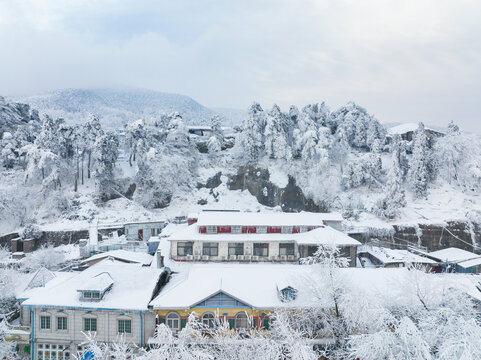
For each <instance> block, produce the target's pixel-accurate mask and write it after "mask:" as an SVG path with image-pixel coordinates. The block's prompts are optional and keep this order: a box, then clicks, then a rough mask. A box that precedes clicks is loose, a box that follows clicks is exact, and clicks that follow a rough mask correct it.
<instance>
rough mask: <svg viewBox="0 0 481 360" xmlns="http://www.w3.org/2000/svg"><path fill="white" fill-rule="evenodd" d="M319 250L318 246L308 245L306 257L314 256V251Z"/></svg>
mask: <svg viewBox="0 0 481 360" xmlns="http://www.w3.org/2000/svg"><path fill="white" fill-rule="evenodd" d="M318 249H319V246H315V245H308V246H307V256H314V254H315V253H316V251H317V250H318Z"/></svg>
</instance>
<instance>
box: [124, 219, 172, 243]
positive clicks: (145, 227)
mask: <svg viewBox="0 0 481 360" xmlns="http://www.w3.org/2000/svg"><path fill="white" fill-rule="evenodd" d="M165 225H166V223H164V222H158V223H144V224H142V223H138V224H126V225H125V232H126V236H127V240H129V241H139V230H142V231H143V241H148V240H149V239H150V237H151V236H152V229H154V231H155V235H157V234H160V232H161V230H162V229H163V228H164V227H165Z"/></svg>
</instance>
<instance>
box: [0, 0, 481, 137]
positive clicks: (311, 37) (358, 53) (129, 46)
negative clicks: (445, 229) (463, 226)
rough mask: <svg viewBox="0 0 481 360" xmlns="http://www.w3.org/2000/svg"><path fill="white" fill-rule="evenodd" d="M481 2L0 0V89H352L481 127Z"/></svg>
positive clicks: (400, 109) (339, 95)
mask: <svg viewBox="0 0 481 360" xmlns="http://www.w3.org/2000/svg"><path fill="white" fill-rule="evenodd" d="M480 13H481V3H479V2H477V1H469V0H460V1H456V2H453V1H448V0H406V1H386V0H371V1H362V2H361V1H355V0H343V1H319V0H305V1H300V0H295V1H294V0H290V1H289V0H283V1H280V0H277V1H274V0H270V1H246V2H225V1H218V0H217V1H214V0H212V1H203V2H197V1H176V2H170V1H162V2H159V1H154V0H151V1H149V0H145V1H112V0H109V1H87V0H84V1H66V0H56V1H55V0H48V1H35V0H23V1H9V0H4V1H2V2H0V43H1V44H2V54H3V55H2V56H1V57H0V78H1V81H0V93H6V94H8V93H19V92H23V93H28V92H37V91H43V90H48V89H53V88H65V87H101V86H112V85H118V86H119V85H129V86H137V87H147V88H153V89H157V90H162V91H170V92H179V93H184V94H187V95H190V96H192V97H194V98H195V99H197V100H198V101H200V102H201V103H204V104H206V105H211V106H222V107H246V106H248V105H249V104H250V103H251V102H252V100H254V99H256V100H258V101H261V102H262V103H263V104H265V106H266V107H269V106H270V105H271V104H272V103H273V102H278V103H280V104H281V105H283V106H287V105H289V104H291V103H296V104H299V105H302V104H305V103H308V102H312V101H321V100H326V102H327V103H329V104H331V106H333V107H335V106H339V105H341V104H342V103H345V102H347V101H349V100H355V101H356V102H359V103H360V104H362V105H364V106H366V107H367V108H368V110H369V111H371V112H373V113H375V114H376V115H378V117H379V118H380V119H381V120H384V121H412V120H423V121H426V122H427V123H439V124H440V125H445V124H446V123H447V122H448V121H449V120H451V119H455V120H457V121H458V122H460V123H461V124H462V125H465V126H467V127H468V128H470V129H471V130H477V129H478V130H479V125H478V124H477V121H478V114H477V106H478V104H477V102H478V99H479V95H481V94H480V93H481V90H480V89H481V87H480V85H479V83H478V82H479V79H480V78H481V69H480V66H479V64H480V63H481V42H479V37H480V36H481V22H480V21H479V14H480Z"/></svg>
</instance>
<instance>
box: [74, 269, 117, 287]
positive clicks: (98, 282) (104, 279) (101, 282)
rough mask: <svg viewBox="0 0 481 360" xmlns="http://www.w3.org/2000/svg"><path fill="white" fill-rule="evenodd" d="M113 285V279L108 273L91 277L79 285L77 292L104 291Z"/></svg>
mask: <svg viewBox="0 0 481 360" xmlns="http://www.w3.org/2000/svg"><path fill="white" fill-rule="evenodd" d="M113 284H114V279H112V276H110V274H109V273H108V272H103V273H100V274H97V275H94V276H92V277H91V278H90V279H88V280H87V281H85V282H84V283H82V284H80V285H79V288H78V289H77V290H78V291H86V290H87V291H105V290H107V289H108V288H109V287H110V286H112V285H113Z"/></svg>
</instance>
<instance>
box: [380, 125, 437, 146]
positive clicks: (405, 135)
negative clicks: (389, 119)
mask: <svg viewBox="0 0 481 360" xmlns="http://www.w3.org/2000/svg"><path fill="white" fill-rule="evenodd" d="M417 128H418V124H417V123H406V124H400V125H397V126H393V127H392V128H390V129H388V134H387V137H388V142H389V141H390V139H391V138H392V137H393V136H394V135H400V136H401V139H403V140H406V141H412V140H413V135H414V132H415V131H416V130H417ZM424 132H425V133H426V136H427V137H428V139H433V138H438V137H442V136H444V135H445V134H444V133H443V132H441V131H438V130H434V129H431V128H429V127H425V128H424Z"/></svg>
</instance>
